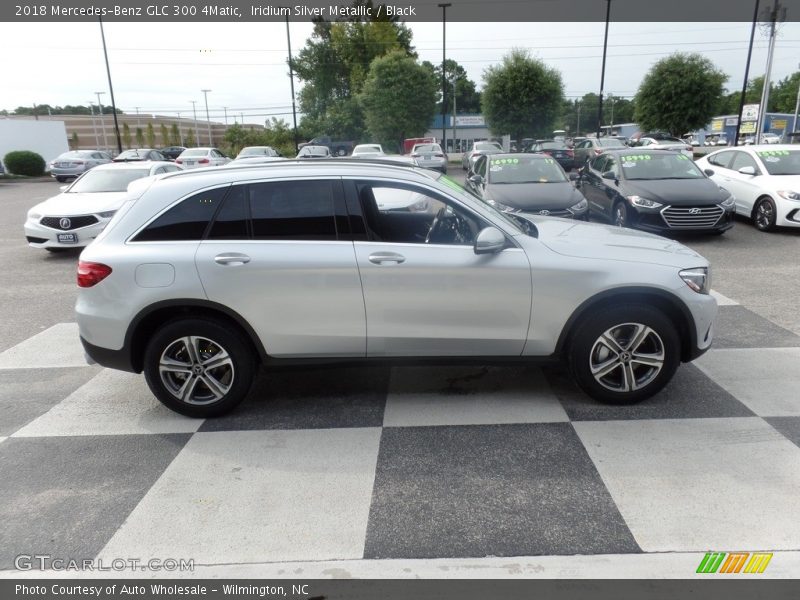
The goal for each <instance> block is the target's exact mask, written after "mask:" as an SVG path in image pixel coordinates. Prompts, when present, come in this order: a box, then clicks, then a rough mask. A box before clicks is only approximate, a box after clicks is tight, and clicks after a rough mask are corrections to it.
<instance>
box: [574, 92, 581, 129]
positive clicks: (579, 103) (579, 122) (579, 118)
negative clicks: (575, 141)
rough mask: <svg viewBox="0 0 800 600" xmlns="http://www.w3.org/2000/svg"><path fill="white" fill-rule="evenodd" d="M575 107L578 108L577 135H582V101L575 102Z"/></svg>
mask: <svg viewBox="0 0 800 600" xmlns="http://www.w3.org/2000/svg"><path fill="white" fill-rule="evenodd" d="M575 106H577V107H578V122H577V123H575V135H580V134H581V101H580V99H578V100H576V101H575Z"/></svg>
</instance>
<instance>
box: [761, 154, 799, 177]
mask: <svg viewBox="0 0 800 600" xmlns="http://www.w3.org/2000/svg"><path fill="white" fill-rule="evenodd" d="M756 154H758V156H759V158H760V159H761V162H763V163H764V168H765V169H766V170H767V173H769V174H770V175H800V150H759V151H757V152H756Z"/></svg>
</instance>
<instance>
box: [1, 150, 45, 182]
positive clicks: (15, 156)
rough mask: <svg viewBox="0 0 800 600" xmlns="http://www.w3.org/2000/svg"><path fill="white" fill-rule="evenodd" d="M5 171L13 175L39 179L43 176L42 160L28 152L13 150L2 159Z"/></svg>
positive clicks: (43, 165) (43, 164) (33, 153)
mask: <svg viewBox="0 0 800 600" xmlns="http://www.w3.org/2000/svg"><path fill="white" fill-rule="evenodd" d="M3 162H4V163H5V164H6V169H8V171H9V173H14V174H15V175H28V176H29V177H39V176H41V175H44V167H45V163H44V159H43V158H42V157H41V156H39V155H38V154H36V152H30V151H28V150H15V151H13V152H9V153H8V154H6V155H5V156H4V157H3Z"/></svg>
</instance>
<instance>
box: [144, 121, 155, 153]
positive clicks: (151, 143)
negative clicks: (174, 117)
mask: <svg viewBox="0 0 800 600" xmlns="http://www.w3.org/2000/svg"><path fill="white" fill-rule="evenodd" d="M145 137H146V138H147V147H148V148H155V147H156V132H155V129H153V124H152V123H148V124H147V133H146V134H145Z"/></svg>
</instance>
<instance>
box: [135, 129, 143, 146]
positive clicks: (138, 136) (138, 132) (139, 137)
mask: <svg viewBox="0 0 800 600" xmlns="http://www.w3.org/2000/svg"><path fill="white" fill-rule="evenodd" d="M136 147H137V148H144V131H142V128H141V127H137V128H136Z"/></svg>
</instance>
